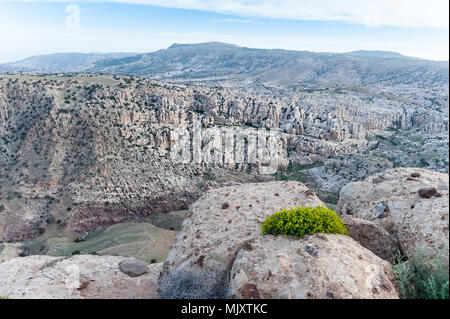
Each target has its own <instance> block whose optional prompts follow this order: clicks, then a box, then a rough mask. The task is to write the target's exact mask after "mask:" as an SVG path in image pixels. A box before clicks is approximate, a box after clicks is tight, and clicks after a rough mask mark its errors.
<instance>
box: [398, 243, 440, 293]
mask: <svg viewBox="0 0 450 319" xmlns="http://www.w3.org/2000/svg"><path fill="white" fill-rule="evenodd" d="M444 251H446V254H445V255H444V254H441V253H439V254H437V255H436V256H434V257H427V256H426V255H425V253H424V251H423V250H421V249H417V250H416V252H415V253H414V255H413V256H412V257H411V258H410V259H409V260H406V261H405V260H404V259H403V258H402V256H401V255H400V254H399V255H398V257H397V264H395V265H393V266H392V272H393V274H394V278H395V281H396V284H397V287H398V289H399V291H400V295H401V297H402V298H404V299H449V273H448V250H446V249H444Z"/></svg>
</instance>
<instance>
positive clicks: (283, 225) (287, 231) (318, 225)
mask: <svg viewBox="0 0 450 319" xmlns="http://www.w3.org/2000/svg"><path fill="white" fill-rule="evenodd" d="M316 233H325V234H344V235H348V231H347V228H345V225H344V223H343V222H342V219H340V218H339V216H338V215H336V213H335V212H334V211H332V210H331V209H329V208H326V207H322V206H319V207H296V208H294V209H290V210H287V209H283V210H282V211H279V212H277V213H275V214H273V215H272V216H270V217H268V218H267V219H266V220H265V221H264V223H263V224H262V234H263V235H286V236H293V237H295V238H299V239H300V238H303V236H305V235H312V234H316Z"/></svg>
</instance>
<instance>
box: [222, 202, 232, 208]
mask: <svg viewBox="0 0 450 319" xmlns="http://www.w3.org/2000/svg"><path fill="white" fill-rule="evenodd" d="M228 207H230V204H228V203H223V204H222V207H221V208H222V209H227V208H228Z"/></svg>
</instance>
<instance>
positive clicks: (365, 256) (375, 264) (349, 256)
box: [228, 234, 398, 299]
mask: <svg viewBox="0 0 450 319" xmlns="http://www.w3.org/2000/svg"><path fill="white" fill-rule="evenodd" d="M228 297H229V298H244V299H259V298H264V299H333V298H339V299H340V298H344V299H354V298H355V299H356V298H358V299H359V298H362V299H397V298H398V293H397V291H396V289H395V287H394V285H393V283H392V277H391V274H390V266H389V263H388V262H386V261H384V260H382V259H381V258H380V257H378V256H376V255H374V254H373V253H372V252H371V251H369V250H368V249H366V248H364V247H362V246H360V245H359V244H358V243H357V242H356V241H355V240H353V239H352V238H350V237H348V236H345V235H333V234H327V235H325V234H315V235H313V236H305V237H304V238H303V239H301V240H293V239H286V238H284V237H274V236H264V237H262V238H258V239H256V240H255V241H254V242H252V243H250V244H249V247H247V248H243V249H241V250H240V251H239V253H238V255H237V257H236V260H235V262H234V264H233V267H232V269H231V273H230V285H229V289H228Z"/></svg>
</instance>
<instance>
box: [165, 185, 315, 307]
mask: <svg viewBox="0 0 450 319" xmlns="http://www.w3.org/2000/svg"><path fill="white" fill-rule="evenodd" d="M320 205H324V204H323V203H322V202H321V201H320V199H319V198H318V197H317V196H316V195H315V194H314V192H313V191H311V190H309V189H308V188H307V187H306V186H305V185H303V184H301V183H299V182H293V181H285V182H269V183H256V184H242V185H237V186H236V185H235V186H227V187H223V188H219V189H214V190H210V191H208V192H207V193H206V194H204V195H203V196H202V197H201V198H200V199H199V200H197V201H196V202H195V203H194V204H192V206H191V207H190V210H189V213H188V218H187V219H186V220H185V221H184V223H183V228H182V230H181V231H180V233H179V234H178V236H177V241H176V243H175V244H174V246H173V247H172V249H171V250H170V252H169V255H168V257H167V260H166V261H165V262H164V265H163V271H162V273H161V277H160V289H161V290H160V293H161V297H163V298H222V297H225V296H226V294H227V289H228V277H229V273H230V270H231V267H232V265H233V262H234V260H235V258H236V255H237V253H238V252H239V250H241V248H242V247H245V245H246V244H247V243H248V242H249V241H250V240H253V239H256V238H258V237H260V236H261V224H262V223H263V222H264V220H265V219H266V218H267V217H268V216H270V215H272V214H273V213H275V212H277V211H279V210H281V209H284V208H286V209H289V208H293V207H296V206H314V207H315V206H320Z"/></svg>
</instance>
